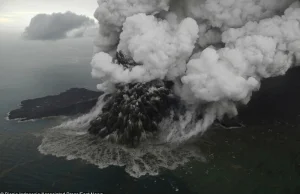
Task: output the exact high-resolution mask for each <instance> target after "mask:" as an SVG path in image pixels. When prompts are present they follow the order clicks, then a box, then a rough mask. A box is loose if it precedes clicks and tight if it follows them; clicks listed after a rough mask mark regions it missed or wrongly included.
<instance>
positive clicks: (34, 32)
mask: <svg viewBox="0 0 300 194" xmlns="http://www.w3.org/2000/svg"><path fill="white" fill-rule="evenodd" d="M94 24H95V22H94V20H93V19H91V18H88V17H86V16H83V15H76V14H75V13H72V12H69V11H68V12H66V13H53V14H51V15H48V14H38V15H36V16H35V17H33V18H32V19H31V21H30V24H29V26H28V27H26V29H25V32H24V38H26V39H29V40H58V39H63V38H66V37H82V36H83V35H84V33H85V32H86V31H87V30H89V31H90V29H91V27H92V26H93V25H94Z"/></svg>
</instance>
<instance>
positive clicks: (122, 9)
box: [94, 0, 169, 52]
mask: <svg viewBox="0 0 300 194" xmlns="http://www.w3.org/2000/svg"><path fill="white" fill-rule="evenodd" d="M98 5H99V6H98V8H97V10H96V11H95V14H94V16H95V18H96V19H97V20H98V21H99V34H98V38H97V39H96V40H95V47H96V48H95V49H96V51H95V52H100V51H106V52H108V51H110V50H112V49H114V48H115V47H116V46H117V44H118V41H119V35H120V33H121V31H122V26H123V23H124V22H125V20H126V18H127V17H130V16H133V15H135V14H138V13H145V14H156V13H158V12H160V11H162V10H165V11H166V10H168V9H169V0H121V1H120V0H109V1H107V0H98Z"/></svg>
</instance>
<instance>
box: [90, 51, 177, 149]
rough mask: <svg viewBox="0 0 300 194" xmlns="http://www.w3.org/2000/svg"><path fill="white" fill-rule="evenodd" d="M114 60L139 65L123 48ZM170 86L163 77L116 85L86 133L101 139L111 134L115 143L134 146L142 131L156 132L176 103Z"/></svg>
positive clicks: (124, 65) (129, 66) (127, 65)
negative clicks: (143, 81)
mask: <svg viewBox="0 0 300 194" xmlns="http://www.w3.org/2000/svg"><path fill="white" fill-rule="evenodd" d="M116 62H117V63H118V64H119V65H120V66H123V68H125V69H129V70H131V69H132V68H133V67H135V66H137V65H140V64H139V63H136V62H135V61H133V60H132V59H131V58H129V57H128V56H125V55H124V54H123V53H122V51H119V52H117V53H116ZM172 86H173V82H170V81H164V80H154V81H150V82H147V83H129V84H125V83H124V84H121V83H120V84H116V85H115V87H116V92H114V93H113V94H112V95H111V96H110V97H109V99H108V100H107V102H106V104H105V106H104V107H103V109H102V113H101V114H100V115H98V117H97V118H96V119H94V120H93V121H92V122H91V123H90V125H91V127H90V128H89V130H88V131H89V133H91V134H94V135H98V136H100V137H102V138H104V137H107V136H108V135H111V134H113V135H114V137H116V138H115V140H116V141H117V142H119V143H123V144H130V145H132V146H134V145H135V144H137V143H138V142H139V141H140V138H141V136H142V134H143V133H145V132H155V131H157V130H158V124H159V122H160V121H161V120H162V119H163V117H164V116H167V115H168V113H170V110H171V107H172V105H174V104H176V102H178V101H177V99H176V97H175V96H174V94H173V91H172ZM173 107H174V106H173Z"/></svg>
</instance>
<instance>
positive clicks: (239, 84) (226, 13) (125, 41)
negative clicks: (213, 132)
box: [91, 0, 300, 141]
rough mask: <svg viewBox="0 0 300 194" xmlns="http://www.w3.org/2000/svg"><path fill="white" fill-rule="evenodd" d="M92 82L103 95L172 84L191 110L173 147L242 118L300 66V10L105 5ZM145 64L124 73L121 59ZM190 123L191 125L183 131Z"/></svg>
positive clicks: (235, 4)
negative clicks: (254, 99) (271, 81)
mask: <svg viewBox="0 0 300 194" xmlns="http://www.w3.org/2000/svg"><path fill="white" fill-rule="evenodd" d="M98 4H99V7H98V9H97V10H96V12H95V14H94V15H95V18H96V19H97V20H98V21H99V33H98V36H97V39H96V40H95V55H94V58H93V60H92V63H91V64H92V68H93V70H92V75H93V77H96V78H99V79H100V80H101V83H100V84H99V85H98V89H100V90H104V91H107V92H109V93H113V92H114V91H115V90H116V85H119V84H125V85H126V84H137V83H148V82H152V81H154V80H161V81H171V82H173V83H174V86H173V88H172V90H173V92H174V94H176V95H177V97H178V98H180V99H181V102H180V103H181V104H183V105H184V106H185V107H186V108H185V110H186V111H185V113H182V114H181V115H180V116H179V117H180V118H179V120H177V121H174V122H173V124H174V125H178V126H179V125H180V127H173V128H172V130H170V129H161V130H162V131H163V130H165V131H168V134H167V136H166V139H167V140H168V141H183V140H187V139H189V138H191V137H193V136H195V135H198V134H199V133H203V132H205V131H206V130H207V129H208V128H209V126H210V125H211V124H212V123H213V122H214V121H215V120H216V119H219V120H221V119H222V118H223V117H224V116H225V115H227V116H229V117H233V116H236V115H237V114H238V110H237V108H236V105H237V104H247V103H248V102H249V101H250V99H251V95H252V93H253V92H255V91H257V90H259V87H260V82H261V80H262V79H264V78H268V77H273V76H278V75H284V74H285V73H286V71H287V70H288V69H289V68H291V67H292V66H293V65H297V64H299V61H300V60H299V55H300V23H299V22H300V2H299V1H295V0H284V1H282V0H188V1H184V0H164V1H151V0H143V1H137V0H131V1H130V0H126V1H116V0H109V1H107V0H106V1H104V0H98ZM119 52H122V53H124V55H125V56H127V57H128V58H130V59H131V60H133V61H134V62H135V63H137V64H140V65H136V66H133V67H131V68H127V67H124V65H120V64H119V63H118V61H117V60H116V57H115V55H116V53H119ZM183 123H185V124H184V125H183Z"/></svg>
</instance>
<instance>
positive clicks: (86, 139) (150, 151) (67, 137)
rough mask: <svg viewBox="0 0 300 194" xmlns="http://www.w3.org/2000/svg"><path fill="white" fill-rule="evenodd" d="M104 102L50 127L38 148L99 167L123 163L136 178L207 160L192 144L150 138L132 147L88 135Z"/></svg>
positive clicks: (101, 101)
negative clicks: (165, 141)
mask: <svg viewBox="0 0 300 194" xmlns="http://www.w3.org/2000/svg"><path fill="white" fill-rule="evenodd" d="M103 105H104V102H103V97H100V99H99V102H98V104H97V106H96V107H95V108H94V109H93V110H92V111H91V112H90V113H88V114H86V115H83V116H81V117H79V118H76V119H74V120H70V121H67V122H65V123H63V124H61V125H59V126H57V127H55V128H52V129H49V130H47V131H46V132H45V134H44V135H43V140H42V143H41V145H40V146H39V148H38V149H39V151H40V152H41V153H42V154H46V155H54V156H57V157H65V158H66V159H67V160H72V159H82V160H85V161H87V162H89V163H91V164H94V165H97V166H98V167H99V168H106V167H108V166H111V165H113V166H122V167H124V168H125V171H126V172H127V173H129V174H130V175H131V176H133V177H141V176H143V175H146V174H148V175H157V174H158V173H159V170H161V169H171V170H172V169H176V168H177V167H178V166H180V165H183V164H185V163H187V162H189V161H190V160H191V159H196V160H200V161H203V162H205V161H206V160H205V158H204V157H203V156H202V155H201V152H200V151H199V150H197V149H196V148H194V147H192V146H189V145H180V147H178V146H176V145H173V144H166V143H162V142H157V141H155V142H154V141H151V140H147V141H145V142H142V143H141V145H139V147H137V148H129V147H126V146H123V145H119V144H114V143H110V142H109V141H107V140H105V139H101V138H97V137H95V136H93V135H90V134H88V133H87V127H88V126H89V122H90V121H91V120H92V119H93V118H95V117H96V116H97V115H98V114H100V113H101V109H102V107H103Z"/></svg>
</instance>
